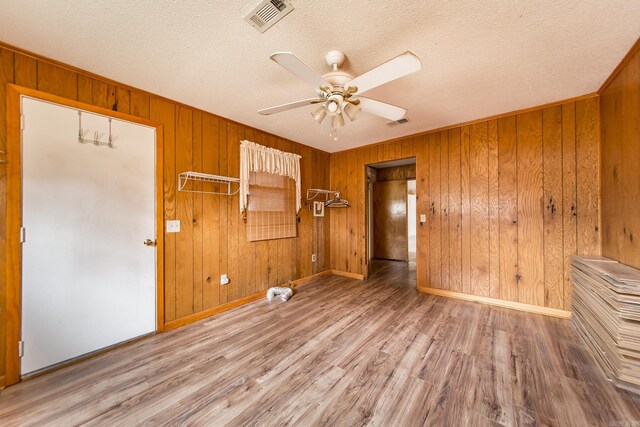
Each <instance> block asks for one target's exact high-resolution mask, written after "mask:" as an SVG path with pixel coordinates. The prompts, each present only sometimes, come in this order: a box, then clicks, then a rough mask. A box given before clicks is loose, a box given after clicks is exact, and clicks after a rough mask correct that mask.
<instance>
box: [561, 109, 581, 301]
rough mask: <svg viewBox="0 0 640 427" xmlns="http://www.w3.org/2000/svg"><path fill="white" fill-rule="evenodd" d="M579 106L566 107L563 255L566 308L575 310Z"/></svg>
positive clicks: (563, 151) (564, 116)
mask: <svg viewBox="0 0 640 427" xmlns="http://www.w3.org/2000/svg"><path fill="white" fill-rule="evenodd" d="M576 191H577V182H576V106H575V103H571V104H564V105H562V252H563V260H564V261H563V286H562V292H563V301H564V307H563V308H564V309H565V310H570V309H571V286H572V285H571V257H572V256H573V254H575V253H576V251H577V233H578V227H577V225H578V214H577V206H578V196H577V194H576Z"/></svg>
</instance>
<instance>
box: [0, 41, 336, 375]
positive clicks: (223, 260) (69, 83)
mask: <svg viewBox="0 0 640 427" xmlns="http://www.w3.org/2000/svg"><path fill="white" fill-rule="evenodd" d="M7 83H16V84H18V85H21V86H25V87H29V88H34V89H38V90H41V91H44V92H48V93H51V94H55V95H59V96H63V97H66V98H70V99H75V100H78V101H81V102H85V103H88V104H92V105H97V106H100V107H105V108H109V109H114V110H117V111H120V112H123V113H128V114H131V115H134V116H138V117H144V118H147V119H151V120H154V121H157V122H160V123H162V124H163V125H164V138H165V139H164V156H165V157H164V177H165V181H164V197H165V199H164V216H165V219H167V220H168V219H179V220H180V221H181V231H180V233H175V234H166V235H165V248H166V249H165V254H164V261H165V284H164V288H165V302H166V304H165V323H170V322H172V321H176V320H178V319H181V318H185V317H187V316H190V315H193V314H195V313H199V312H202V311H205V310H208V309H212V308H215V307H217V306H220V305H222V304H224V303H227V302H231V301H234V300H238V299H240V298H243V297H246V296H250V295H252V294H256V293H258V292H260V291H263V290H265V289H267V288H268V287H269V286H273V285H278V284H282V283H286V282H287V280H293V279H297V278H301V277H305V276H309V275H311V274H313V273H317V272H320V271H324V270H326V269H328V268H329V262H328V261H329V257H328V253H329V249H330V248H329V237H330V236H329V234H328V233H327V232H326V231H327V230H325V227H326V228H327V229H328V221H329V217H328V216H326V217H325V218H314V217H313V214H312V212H310V211H309V209H308V206H306V204H304V203H303V207H302V210H301V211H300V214H299V215H300V223H299V225H298V237H297V238H294V239H280V240H270V241H262V242H251V243H250V242H247V240H246V234H245V225H244V223H243V221H242V219H241V218H240V213H239V201H238V196H237V195H236V196H234V197H226V196H215V195H201V194H194V193H185V192H177V191H176V183H177V174H178V173H180V172H183V171H188V170H193V171H203V172H206V173H213V174H219V175H229V176H236V177H237V176H238V174H239V143H240V140H242V139H249V140H252V141H255V142H257V143H260V144H264V145H268V146H271V147H275V148H278V149H281V150H284V151H290V152H294V153H297V154H300V155H301V156H302V160H301V170H302V188H303V197H304V193H305V189H306V188H327V187H328V182H329V154H327V153H325V152H322V151H319V150H316V149H312V148H310V147H307V146H304V145H301V144H297V143H295V142H293V141H289V140H285V139H282V138H278V137H275V136H273V135H270V134H267V133H265V132H261V131H259V130H257V129H254V128H251V127H248V126H244V125H242V124H239V123H236V122H233V121H230V120H226V119H224V118H222V117H217V116H215V115H212V114H208V113H206V112H203V111H201V110H198V109H195V108H191V107H188V106H185V105H182V104H179V103H176V102H173V101H170V100H167V99H165V98H161V97H158V96H154V95H151V94H148V93H144V92H142V91H138V90H135V89H133V88H129V87H126V86H124V85H120V84H117V83H115V82H112V81H108V80H103V79H101V78H99V77H97V76H94V75H90V74H88V73H84V72H82V71H80V70H76V69H73V68H71V67H65V66H62V65H60V64H57V63H54V62H52V61H48V60H46V59H43V58H37V57H34V56H31V55H27V54H24V53H21V52H17V51H14V50H13V49H10V48H0V151H2V152H3V153H4V152H5V151H6V146H7V145H6V142H7V140H6V84H7ZM0 158H3V159H4V154H1V155H0ZM5 187H6V170H5V167H4V166H2V165H0V212H1V213H0V217H1V218H0V379H1V378H2V376H3V375H4V372H3V371H4V366H5V349H4V342H5V341H4V340H5V325H6V323H5V299H6V294H5V292H6V289H5V262H6V261H5V251H6V248H5V245H6V230H5V219H4V218H5V203H6V200H5ZM325 224H326V225H325ZM141 244H142V242H141ZM312 253H316V254H318V261H317V262H316V263H312V262H311V254H312ZM222 273H228V274H229V277H230V279H231V282H230V284H229V285H227V286H220V285H219V283H220V279H219V278H220V274H222Z"/></svg>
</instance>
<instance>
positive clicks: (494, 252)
mask: <svg viewBox="0 0 640 427" xmlns="http://www.w3.org/2000/svg"><path fill="white" fill-rule="evenodd" d="M487 145H488V147H487V148H488V157H489V159H488V165H489V166H488V167H489V169H488V179H489V194H488V196H489V296H490V297H491V298H500V252H499V245H500V232H499V230H500V226H499V222H500V194H499V189H500V182H499V176H498V171H499V169H498V160H499V156H498V121H497V120H490V121H489V122H488V123H487Z"/></svg>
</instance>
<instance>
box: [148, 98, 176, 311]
mask: <svg viewBox="0 0 640 427" xmlns="http://www.w3.org/2000/svg"><path fill="white" fill-rule="evenodd" d="M149 117H150V118H151V120H154V121H157V122H160V123H163V127H164V129H163V132H164V149H163V153H164V160H163V163H164V174H163V176H164V220H165V221H168V220H173V219H175V218H176V196H175V194H176V136H175V135H176V126H175V120H176V118H175V106H174V104H172V103H170V102H167V101H165V100H162V99H159V98H153V99H152V100H151V101H150V105H149ZM164 292H165V298H164V302H165V307H164V316H165V322H170V321H172V320H175V319H176V233H166V232H165V236H164Z"/></svg>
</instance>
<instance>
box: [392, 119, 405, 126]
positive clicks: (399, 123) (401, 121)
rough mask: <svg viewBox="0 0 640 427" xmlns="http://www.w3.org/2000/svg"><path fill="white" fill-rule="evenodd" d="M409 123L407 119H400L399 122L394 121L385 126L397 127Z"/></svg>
mask: <svg viewBox="0 0 640 427" xmlns="http://www.w3.org/2000/svg"><path fill="white" fill-rule="evenodd" d="M408 121H409V119H407V118H402V119H400V120H394V121H392V122H389V123H387V126H398V125H403V124H405V123H407V122H408Z"/></svg>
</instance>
